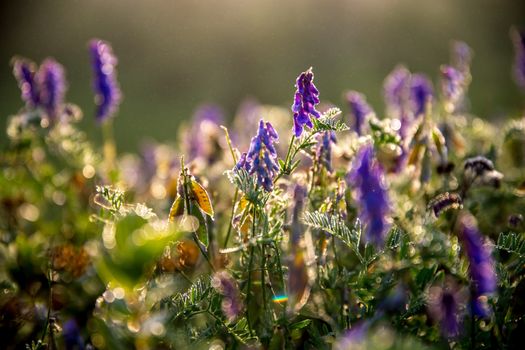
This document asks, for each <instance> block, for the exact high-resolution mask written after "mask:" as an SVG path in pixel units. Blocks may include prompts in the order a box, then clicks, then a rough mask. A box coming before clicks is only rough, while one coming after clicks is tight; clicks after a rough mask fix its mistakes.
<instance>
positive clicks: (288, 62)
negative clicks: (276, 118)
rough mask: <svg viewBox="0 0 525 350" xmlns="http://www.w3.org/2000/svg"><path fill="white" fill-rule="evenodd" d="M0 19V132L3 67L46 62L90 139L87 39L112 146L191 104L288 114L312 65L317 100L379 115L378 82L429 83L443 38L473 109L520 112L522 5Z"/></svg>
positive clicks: (472, 0)
mask: <svg viewBox="0 0 525 350" xmlns="http://www.w3.org/2000/svg"><path fill="white" fill-rule="evenodd" d="M0 18H1V19H2V20H1V24H0V25H1V28H0V29H1V33H2V40H1V42H0V101H1V102H0V120H1V122H2V124H3V125H5V123H6V120H7V116H8V115H10V114H13V113H16V112H17V111H18V109H19V108H20V107H21V101H20V99H19V91H18V88H17V86H16V83H15V81H14V79H13V78H12V75H11V67H10V65H9V61H10V59H11V57H12V56H13V55H15V54H16V55H22V56H26V57H29V58H32V59H34V60H36V61H38V62H40V61H41V60H42V59H44V58H45V57H47V56H52V57H54V58H56V59H57V60H59V61H60V62H61V63H62V64H63V65H64V66H65V67H66V69H67V78H68V80H69V86H70V88H69V92H68V100H69V101H71V102H74V103H76V104H78V105H79V106H80V107H81V108H82V109H83V110H84V114H85V117H84V120H83V122H82V123H83V124H84V125H83V127H84V128H85V130H87V131H88V132H89V133H90V134H93V135H92V136H93V138H96V139H99V134H100V131H99V130H98V129H97V127H96V125H95V122H94V119H93V118H92V115H93V111H94V106H93V97H92V93H91V71H90V63H89V57H88V55H87V41H88V40H89V39H90V38H92V37H99V38H102V39H105V40H108V41H110V42H111V43H112V44H113V47H114V50H115V52H116V54H117V55H118V57H119V66H118V71H119V80H120V83H121V87H122V91H123V93H124V96H125V99H124V101H123V104H122V106H121V108H120V113H119V115H118V116H117V118H116V120H115V128H116V137H117V142H118V145H119V148H120V150H137V149H138V148H139V146H140V144H141V140H144V139H156V140H160V141H169V140H174V139H175V136H176V134H177V126H178V125H179V124H180V122H181V121H182V120H184V119H187V118H189V117H190V116H191V114H192V112H193V110H194V109H195V108H196V107H197V106H198V104H199V103H201V102H215V103H218V104H220V105H221V106H222V107H223V108H224V110H225V111H226V113H227V116H228V117H231V116H232V115H233V114H234V112H235V110H236V108H237V106H238V104H239V103H240V102H241V101H242V100H243V98H245V97H247V96H253V97H256V98H257V99H258V100H259V101H260V102H262V103H270V104H280V105H283V106H289V105H290V104H291V102H292V97H293V92H294V87H293V84H294V80H295V78H296V76H297V75H298V74H299V73H300V72H301V71H303V70H305V69H306V68H308V67H310V66H313V67H314V72H315V74H316V84H317V87H318V88H319V90H320V91H321V99H322V100H323V101H330V102H332V103H335V104H336V105H339V106H341V107H342V108H343V109H345V106H343V104H342V101H341V96H342V91H343V90H345V89H355V90H359V91H362V92H364V93H365V94H366V95H367V96H368V99H369V101H370V102H371V103H372V104H373V106H374V108H375V110H376V111H377V112H378V113H379V114H381V113H382V111H383V108H384V106H383V103H382V89H381V87H382V82H383V79H384V77H385V76H386V75H387V74H388V73H389V72H390V71H391V70H392V69H393V68H394V66H395V65H396V64H397V63H405V64H406V65H408V67H409V68H410V69H411V70H412V71H421V72H425V73H427V74H428V75H430V76H431V77H432V78H433V79H434V81H435V80H436V77H437V74H438V69H439V65H440V64H443V63H447V62H448V60H449V44H450V40H451V39H461V40H464V41H466V42H467V43H468V44H469V45H470V46H471V47H472V48H473V49H474V51H475V58H474V62H473V67H472V73H473V83H472V86H471V90H470V97H471V102H472V111H473V112H474V113H476V114H478V115H480V116H482V117H485V118H490V119H498V118H501V117H502V116H504V115H506V114H510V115H513V116H516V115H518V114H519V113H520V111H522V109H523V106H524V104H525V103H524V101H525V97H524V96H523V95H522V94H521V93H520V92H519V91H518V89H517V88H516V86H515V84H514V83H513V81H512V78H511V73H510V70H511V64H512V61H513V49H512V43H511V41H510V39H509V28H510V27H511V26H512V25H517V26H524V25H525V1H523V0H464V1H459V0H434V1H424V0H347V1H343V0H339V1H335V0H323V1H320V0H291V1H282V0H281V1H276V0H257V1H256V0H250V1H242V0H237V1H234V0H215V1H204V0H202V1H196V0H177V1H175V0H148V1H145V0H111V1H109V0H89V1H88V0H83V1H80V0H78V1H73V0H38V1H37V0H32V1H30V0H17V1H2V2H1V5H0ZM254 131H255V126H254ZM1 140H2V141H1V142H2V143H4V142H5V133H4V134H3V135H2V136H1Z"/></svg>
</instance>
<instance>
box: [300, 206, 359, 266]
mask: <svg viewBox="0 0 525 350" xmlns="http://www.w3.org/2000/svg"><path fill="white" fill-rule="evenodd" d="M303 222H304V223H305V224H306V225H308V226H310V227H313V228H315V229H318V230H322V231H325V232H328V233H330V234H332V235H334V236H336V237H337V238H339V239H340V240H341V241H343V243H345V244H346V245H347V246H348V247H349V248H350V249H351V250H352V251H353V252H354V253H355V254H356V255H357V257H358V258H359V260H361V262H363V258H362V256H361V253H359V242H360V240H361V222H360V221H359V220H357V221H356V224H355V226H354V228H353V229H350V228H348V227H347V226H346V224H345V223H344V221H343V219H342V218H341V217H339V216H338V215H328V214H326V213H321V212H318V211H315V212H308V211H307V212H305V213H304V215H303Z"/></svg>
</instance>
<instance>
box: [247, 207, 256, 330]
mask: <svg viewBox="0 0 525 350" xmlns="http://www.w3.org/2000/svg"><path fill="white" fill-rule="evenodd" d="M255 221H256V218H255V206H253V218H252V237H251V238H254V237H255ZM254 248H255V247H254V246H253V245H252V246H251V248H250V262H249V263H248V291H247V293H246V321H247V322H248V330H249V332H250V335H253V329H252V323H251V321H250V299H251V294H252V268H253V256H254Z"/></svg>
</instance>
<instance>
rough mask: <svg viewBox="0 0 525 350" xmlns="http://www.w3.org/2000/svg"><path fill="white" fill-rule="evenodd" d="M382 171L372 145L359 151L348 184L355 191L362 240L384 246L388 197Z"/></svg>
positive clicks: (388, 205)
mask: <svg viewBox="0 0 525 350" xmlns="http://www.w3.org/2000/svg"><path fill="white" fill-rule="evenodd" d="M384 177H385V175H384V171H383V168H382V167H381V165H380V164H379V163H378V162H377V160H376V159H375V155H374V148H373V145H372V144H366V145H364V146H362V147H361V149H360V150H359V151H358V153H357V155H356V157H355V160H354V162H353V164H352V168H351V170H350V173H349V174H348V182H349V185H350V186H352V188H353V190H354V198H355V200H356V202H357V205H358V210H359V219H360V220H361V222H362V223H363V225H364V227H365V232H366V235H365V239H366V240H367V241H368V242H372V243H373V244H375V245H376V246H378V247H381V246H383V244H384V240H385V237H386V234H387V232H388V229H389V228H390V221H389V218H388V216H389V214H390V210H391V208H390V200H389V196H388V190H387V188H386V184H385V179H384Z"/></svg>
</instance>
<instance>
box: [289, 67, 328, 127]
mask: <svg viewBox="0 0 525 350" xmlns="http://www.w3.org/2000/svg"><path fill="white" fill-rule="evenodd" d="M313 80H314V73H313V72H312V68H310V69H308V70H307V71H306V72H303V73H301V74H300V75H299V77H297V81H296V83H295V87H296V88H297V90H296V91H295V97H294V103H293V105H292V111H293V124H294V127H293V131H294V134H295V136H296V137H299V136H301V134H302V133H303V128H304V126H307V127H309V128H311V127H312V126H313V124H312V121H311V119H310V118H311V117H312V116H313V117H315V118H319V117H320V116H321V114H320V113H319V111H317V110H316V109H315V105H317V104H318V103H319V90H317V88H316V87H315V85H314V82H313Z"/></svg>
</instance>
